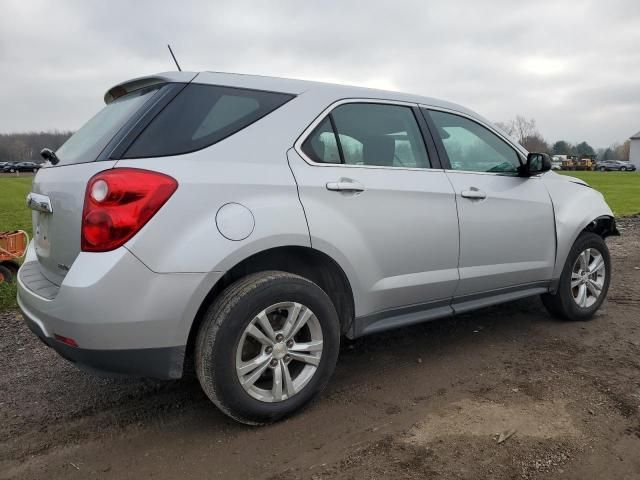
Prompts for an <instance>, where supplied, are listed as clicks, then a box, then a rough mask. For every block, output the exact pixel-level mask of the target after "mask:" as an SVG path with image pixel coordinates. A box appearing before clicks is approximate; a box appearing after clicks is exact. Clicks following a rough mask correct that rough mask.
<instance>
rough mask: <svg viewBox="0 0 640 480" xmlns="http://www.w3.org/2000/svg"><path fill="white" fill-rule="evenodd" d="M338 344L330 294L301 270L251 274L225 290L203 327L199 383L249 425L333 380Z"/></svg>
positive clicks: (283, 412)
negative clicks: (299, 272) (299, 271)
mask: <svg viewBox="0 0 640 480" xmlns="http://www.w3.org/2000/svg"><path fill="white" fill-rule="evenodd" d="M339 346H340V327H339V321H338V315H337V313H336V310H335V308H334V305H333V303H332V302H331V300H330V299H329V297H328V296H327V294H326V293H325V292H324V291H323V290H322V289H321V288H320V287H318V286H317V285H316V284H315V283H313V282H311V281H310V280H307V279H306V278H303V277H300V276H298V275H293V274H290V273H286V272H278V271H268V272H259V273H255V274H252V275H248V276H247V277H244V278H242V279H240V280H238V281H237V282H236V283H234V284H232V285H231V286H229V287H228V288H227V289H226V290H224V291H223V292H222V293H221V295H220V296H219V297H218V299H217V300H216V301H215V302H214V303H213V304H212V305H211V307H210V308H209V309H208V311H207V313H206V314H205V318H204V320H203V323H202V325H201V327H200V330H199V332H198V337H197V340H196V351H195V363H196V373H197V375H198V379H199V380H200V384H201V386H202V388H203V390H204V391H205V393H206V394H207V396H208V397H209V398H210V399H211V401H212V402H213V403H214V404H215V405H217V406H218V407H219V408H220V410H222V411H223V412H224V413H226V414H227V415H229V416H230V417H232V418H234V419H236V420H238V421H240V422H242V423H247V424H251V425H259V424H265V423H271V422H274V421H277V420H280V419H282V418H284V417H286V416H288V415H290V414H292V413H293V412H295V411H296V410H298V409H300V408H302V407H303V406H304V405H306V404H307V403H308V402H309V401H310V400H311V399H313V398H314V397H315V396H316V395H317V394H318V393H319V392H320V391H321V390H322V389H323V388H324V387H325V386H326V384H327V382H328V381H329V378H330V377H331V375H332V374H333V370H334V368H335V364H336V361H337V358H338V350H339Z"/></svg>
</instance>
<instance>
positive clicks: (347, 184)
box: [327, 178, 364, 192]
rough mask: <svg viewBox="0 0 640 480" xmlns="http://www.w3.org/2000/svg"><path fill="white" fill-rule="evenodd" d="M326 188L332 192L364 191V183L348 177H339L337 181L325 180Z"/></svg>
mask: <svg viewBox="0 0 640 480" xmlns="http://www.w3.org/2000/svg"><path fill="white" fill-rule="evenodd" d="M327 190H331V191H332V192H364V185H362V184H361V183H360V182H356V181H355V180H351V179H350V178H341V179H340V180H338V181H337V182H327Z"/></svg>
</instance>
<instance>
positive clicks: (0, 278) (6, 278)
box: [0, 265, 13, 283]
mask: <svg viewBox="0 0 640 480" xmlns="http://www.w3.org/2000/svg"><path fill="white" fill-rule="evenodd" d="M2 282H7V283H11V282H13V273H12V272H11V270H9V269H8V268H7V267H5V266H4V265H0V283H2Z"/></svg>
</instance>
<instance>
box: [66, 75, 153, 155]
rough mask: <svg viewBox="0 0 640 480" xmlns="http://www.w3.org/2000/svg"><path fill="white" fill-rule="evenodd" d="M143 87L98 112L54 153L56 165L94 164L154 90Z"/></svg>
mask: <svg viewBox="0 0 640 480" xmlns="http://www.w3.org/2000/svg"><path fill="white" fill-rule="evenodd" d="M158 88H159V86H158V85H155V86H153V87H148V88H142V89H140V90H136V91H133V92H131V93H128V94H127V95H124V96H122V97H120V98H118V99H116V100H114V101H113V102H111V103H110V104H109V105H107V106H106V107H104V108H103V109H102V110H100V111H99V112H98V113H97V114H96V115H95V116H94V117H93V118H92V119H91V120H89V121H88V122H87V123H85V124H84V126H83V127H82V128H80V130H78V131H77V132H76V133H74V134H73V135H72V136H71V138H69V140H67V141H66V142H65V143H64V145H62V146H61V147H60V148H59V149H58V150H57V151H56V155H57V156H58V158H59V159H60V163H59V164H58V165H70V164H74V163H85V162H93V161H94V160H95V159H96V158H98V155H100V152H102V150H103V149H104V147H106V146H107V144H108V143H109V141H110V140H111V139H112V138H113V137H114V135H115V134H116V133H117V132H118V130H120V128H122V126H123V125H124V124H125V123H126V121H127V120H128V119H129V118H131V116H132V115H133V114H134V113H135V112H137V111H138V109H139V108H140V107H141V106H142V105H144V103H146V102H147V100H149V99H150V98H151V97H152V96H153V95H154V94H155V93H156V92H157V91H158Z"/></svg>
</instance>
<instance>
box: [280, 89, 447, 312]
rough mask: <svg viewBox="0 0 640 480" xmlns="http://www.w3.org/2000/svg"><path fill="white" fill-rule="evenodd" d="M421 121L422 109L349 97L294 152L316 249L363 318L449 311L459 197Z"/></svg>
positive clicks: (291, 154)
mask: <svg viewBox="0 0 640 480" xmlns="http://www.w3.org/2000/svg"><path fill="white" fill-rule="evenodd" d="M419 121H420V122H422V123H424V119H423V118H422V117H421V114H420V112H419V110H418V109H417V108H416V107H415V106H411V105H406V104H391V103H384V102H375V101H371V100H367V101H355V100H349V101H343V102H339V103H338V104H336V105H334V107H333V108H332V109H331V110H330V112H325V114H323V115H321V116H320V117H319V118H318V119H317V120H316V122H314V123H313V124H312V125H311V126H310V127H309V129H307V132H305V134H303V135H302V137H301V138H300V139H299V140H298V142H296V147H295V148H294V149H291V150H290V151H289V152H288V158H289V163H290V166H291V169H292V171H293V174H294V176H295V179H296V182H297V183H298V189H299V194H300V200H301V202H302V205H303V207H304V211H305V213H306V216H307V221H308V224H309V231H310V235H311V243H312V246H313V247H314V248H316V249H318V250H321V251H323V252H325V253H327V254H328V255H329V256H330V257H332V258H334V259H335V260H336V261H337V262H338V263H339V264H340V265H341V266H342V268H343V269H344V270H345V273H346V274H347V276H348V277H349V280H350V282H351V286H352V289H353V293H354V297H355V308H356V317H363V316H367V315H370V314H373V313H378V312H383V313H382V314H380V315H379V318H380V319H382V318H383V317H385V316H387V314H388V315H389V316H392V315H394V313H393V311H394V309H398V308H399V307H406V306H412V307H411V308H413V309H414V310H415V311H418V310H422V309H429V308H431V307H433V308H438V307H440V308H443V309H444V310H446V311H448V312H450V311H451V310H450V307H449V303H450V300H451V298H452V295H453V292H454V290H455V287H456V285H457V283H458V271H457V265H458V219H457V213H456V206H455V198H454V193H453V190H452V188H451V184H450V182H449V181H448V180H447V178H446V176H445V173H444V171H443V170H442V169H440V168H438V167H439V164H438V163H437V155H436V154H435V150H434V146H433V144H429V145H427V148H425V143H424V138H423V133H425V132H426V126H424V130H421V128H420V125H419V123H418V122H419ZM308 132H310V133H308ZM433 167H436V168H433ZM396 313H397V312H396ZM414 313H415V312H414ZM441 313H442V312H441ZM416 321H417V320H416Z"/></svg>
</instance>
